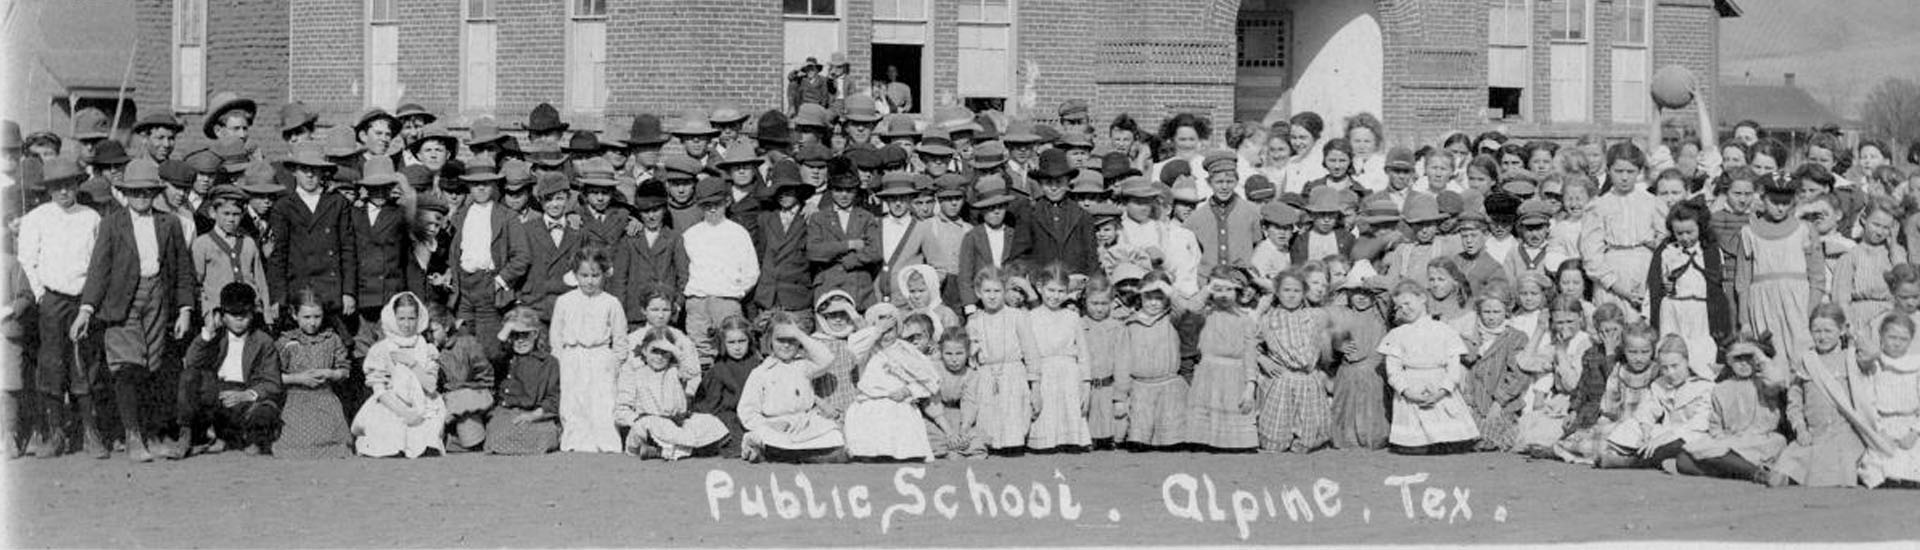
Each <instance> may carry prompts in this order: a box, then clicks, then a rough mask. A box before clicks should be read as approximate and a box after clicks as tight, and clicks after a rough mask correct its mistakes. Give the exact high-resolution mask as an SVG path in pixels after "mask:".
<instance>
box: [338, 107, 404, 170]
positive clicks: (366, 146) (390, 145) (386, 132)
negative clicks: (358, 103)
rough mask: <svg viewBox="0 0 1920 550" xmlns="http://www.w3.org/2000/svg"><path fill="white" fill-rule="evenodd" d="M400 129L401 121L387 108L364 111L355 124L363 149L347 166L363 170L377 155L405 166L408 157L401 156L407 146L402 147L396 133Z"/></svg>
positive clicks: (355, 135) (355, 136)
mask: <svg viewBox="0 0 1920 550" xmlns="http://www.w3.org/2000/svg"><path fill="white" fill-rule="evenodd" d="M399 129H400V121H399V120H398V119H395V118H393V115H390V114H387V111H386V110H385V109H381V108H379V107H374V108H372V109H368V110H367V112H365V113H362V114H361V115H360V119H359V120H358V121H356V122H354V124H353V134H354V138H355V139H357V140H359V142H360V147H361V149H363V151H362V152H361V153H360V155H358V156H356V157H354V159H353V160H352V161H350V162H349V164H347V165H346V166H347V167H348V168H353V169H355V170H361V169H362V168H361V167H362V166H365V165H366V162H367V160H368V159H372V158H375V157H387V162H390V163H392V165H393V166H405V165H406V159H405V158H402V156H401V155H402V154H403V153H404V152H405V147H401V144H400V143H399V137H398V136H396V135H395V133H396V132H398V131H399Z"/></svg>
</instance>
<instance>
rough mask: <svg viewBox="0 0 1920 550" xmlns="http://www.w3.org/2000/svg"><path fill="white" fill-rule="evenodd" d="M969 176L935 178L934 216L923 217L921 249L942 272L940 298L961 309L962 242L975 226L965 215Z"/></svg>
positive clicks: (930, 263) (956, 309)
mask: <svg viewBox="0 0 1920 550" xmlns="http://www.w3.org/2000/svg"><path fill="white" fill-rule="evenodd" d="M967 184H968V182H967V178H966V176H962V175H959V174H954V173H948V174H946V175H943V176H940V177H936V178H933V192H932V195H933V201H934V203H935V207H934V212H933V216H932V217H929V218H927V219H924V220H921V222H922V225H925V226H926V229H924V230H923V231H924V232H925V234H926V245H925V246H924V247H922V249H923V250H924V251H925V252H926V254H927V265H931V266H933V269H934V271H936V272H939V273H940V282H941V287H942V288H941V292H940V296H941V300H942V301H943V302H944V303H946V304H947V307H949V308H952V309H953V310H954V311H960V306H961V305H963V304H961V303H960V286H959V284H958V283H957V282H955V279H956V278H957V277H959V276H960V275H961V273H960V242H961V241H963V240H965V239H966V238H967V232H968V231H971V230H972V229H973V224H969V223H967V221H966V218H964V217H963V216H962V214H963V213H964V210H965V208H966V206H967Z"/></svg>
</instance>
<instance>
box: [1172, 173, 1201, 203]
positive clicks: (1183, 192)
mask: <svg viewBox="0 0 1920 550" xmlns="http://www.w3.org/2000/svg"><path fill="white" fill-rule="evenodd" d="M1202 200H1205V197H1201V196H1200V184H1199V183H1197V182H1195V181H1194V179H1193V176H1182V177H1180V178H1179V179H1177V180H1174V182H1173V202H1183V203H1198V202H1200V201H1202Z"/></svg>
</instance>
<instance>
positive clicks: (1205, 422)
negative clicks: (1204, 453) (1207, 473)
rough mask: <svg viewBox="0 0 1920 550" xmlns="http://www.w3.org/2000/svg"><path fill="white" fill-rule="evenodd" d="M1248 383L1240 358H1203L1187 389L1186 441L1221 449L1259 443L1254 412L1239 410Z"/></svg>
mask: <svg viewBox="0 0 1920 550" xmlns="http://www.w3.org/2000/svg"><path fill="white" fill-rule="evenodd" d="M1249 382H1252V380H1248V379H1247V368H1246V364H1245V363H1242V362H1241V360H1240V359H1237V358H1232V357H1212V356H1209V357H1204V358H1202V359H1201V360H1200V364H1199V365H1198V366H1196V367H1195V368H1194V369H1193V388H1192V389H1191V390H1189V391H1188V392H1187V442H1189V443H1199V444H1201V445H1206V446H1209V447H1216V448H1221V449H1252V448H1254V447H1256V446H1259V445H1260V435H1259V434H1257V433H1255V432H1254V420H1253V414H1252V413H1251V412H1241V409H1240V405H1241V399H1242V398H1243V397H1245V394H1246V389H1247V384H1248V383H1249Z"/></svg>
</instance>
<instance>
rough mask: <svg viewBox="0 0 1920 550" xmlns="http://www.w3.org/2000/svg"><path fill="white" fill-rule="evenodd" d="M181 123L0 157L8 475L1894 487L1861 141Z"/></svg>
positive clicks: (1085, 114)
mask: <svg viewBox="0 0 1920 550" xmlns="http://www.w3.org/2000/svg"><path fill="white" fill-rule="evenodd" d="M212 104H214V105H216V106H217V107H216V109H214V110H213V111H210V114H209V116H208V117H207V122H206V125H205V128H203V130H204V131H205V133H206V135H207V136H208V138H210V139H213V140H214V141H213V143H214V145H212V146H210V147H208V148H206V149H203V150H199V151H196V152H194V153H190V154H187V155H183V156H181V157H180V158H173V156H172V151H171V148H172V147H171V143H172V142H173V136H174V135H175V134H178V133H179V132H181V131H182V130H183V128H182V126H181V124H180V123H178V122H177V121H174V120H171V118H170V117H166V116H164V115H162V116H158V117H156V118H150V119H147V120H143V121H142V122H141V124H140V125H139V126H136V128H135V134H136V135H137V141H138V145H139V146H140V147H138V148H137V149H136V150H137V151H138V153H139V154H138V155H129V154H128V152H127V151H128V149H127V148H125V147H122V146H121V145H120V144H119V143H118V142H115V141H113V140H112V139H101V136H92V137H93V138H94V139H92V140H85V139H83V140H81V142H80V143H81V149H82V150H81V151H80V152H79V154H78V155H67V156H62V155H61V154H60V152H59V149H60V146H61V140H60V138H59V137H58V136H53V135H51V134H35V135H32V136H28V137H27V138H25V139H24V140H11V139H10V140H9V141H10V143H8V144H7V145H8V152H9V158H10V159H19V158H20V156H22V155H25V156H27V158H26V159H25V160H23V161H19V162H17V164H16V166H15V169H14V170H13V171H12V172H11V173H10V175H12V176H13V177H16V178H19V180H20V183H19V185H20V186H21V189H22V190H23V191H24V193H23V195H24V196H25V201H26V204H32V205H37V206H32V207H31V209H30V210H28V211H26V213H25V214H24V216H19V217H18V218H17V220H16V221H15V223H14V224H12V225H13V226H14V227H16V233H15V238H14V239H11V240H10V242H9V244H10V245H11V248H10V252H11V254H10V255H9V256H8V259H9V260H12V261H10V262H9V263H10V265H9V269H10V274H11V275H12V276H13V277H14V279H13V281H14V284H13V285H11V287H10V288H11V292H12V293H13V294H12V296H13V300H12V301H11V302H10V303H9V304H8V306H7V307H8V309H7V310H6V312H5V313H6V315H7V322H8V323H7V326H8V328H9V331H8V332H7V335H8V343H9V344H10V352H11V353H12V354H13V355H12V356H11V357H10V358H9V361H8V363H9V364H10V365H12V367H11V368H9V369H8V374H9V376H8V378H7V380H6V381H7V382H8V384H7V385H6V390H7V394H6V395H7V397H8V399H9V402H8V403H7V407H6V408H7V411H6V412H7V413H8V414H9V416H8V417H7V418H8V423H7V428H8V429H9V430H10V432H9V437H8V438H7V439H6V441H5V442H6V443H7V445H8V450H9V452H10V454H12V455H13V456H20V455H22V454H23V453H24V454H34V455H37V456H41V457H52V456H58V455H61V454H64V453H68V452H72V451H74V450H76V449H81V450H83V452H85V453H87V454H90V455H93V456H98V457H101V458H106V457H108V456H110V455H111V453H112V452H113V450H115V449H116V448H123V449H125V450H126V452H127V455H128V456H129V457H130V458H132V459H134V460H136V461H150V460H154V459H156V458H165V459H179V458H184V457H187V456H190V455H193V454H197V453H213V452H221V451H222V450H239V449H245V450H248V451H251V452H256V453H265V454H274V455H279V456H303V457H304V456H346V455H349V454H359V455H364V456H373V457H393V456H403V457H419V456H428V455H435V454H441V453H460V452H487V453H495V454H540V453H547V452H553V451H565V452H598V453H629V454H633V455H636V456H640V457H647V458H661V459H665V460H678V459H682V458H686V457H696V456H726V457H741V458H745V459H747V460H752V461H783V462H803V463H821V462H844V461H849V460H853V461H922V460H935V459H938V458H941V457H968V458H983V457H991V456H1010V455H1020V454H1027V453H1035V454H1048V453H1062V452H1067V453H1072V452H1082V451H1087V450H1091V449H1112V448H1119V449H1126V450H1130V451H1166V450H1182V451H1208V452H1220V453H1236V452H1297V453H1307V452H1315V451H1319V450H1324V449H1383V448H1385V449H1390V450H1392V451H1393V452H1398V453H1405V454H1440V453H1459V452H1476V451H1478V452H1512V453H1520V454H1524V455H1528V456H1533V457H1538V458H1542V459H1552V460H1564V461H1568V462H1572V463H1578V464H1591V465H1597V466H1598V467H1602V468H1652V469H1664V470H1665V471H1667V472H1669V473H1674V474H1686V475H1705V476H1717V477H1725V478H1736V479H1747V480H1752V481H1756V482H1761V483H1766V484H1769V485H1776V486H1777V485H1783V484H1790V483H1791V484H1801V485H1809V486H1834V485H1840V486H1853V485H1866V486H1883V485H1886V486H1911V485H1913V482H1914V481H1915V480H1916V479H1920V470H1917V468H1920V466H1916V464H1917V463H1920V458H1917V457H1916V454H1917V453H1916V446H1915V443H1916V440H1920V355H1917V354H1915V353H1910V352H1909V347H1910V342H1911V341H1912V339H1913V337H1914V331H1915V322H1916V320H1920V316H1917V315H1920V313H1916V310H1920V266H1916V264H1915V261H1916V258H1915V257H1914V256H1911V255H1910V252H1909V251H1908V249H1906V248H1904V247H1903V246H1902V244H1901V243H1903V242H1906V243H1910V244H1915V243H1912V240H1911V239H1912V238H1914V237H1915V236H1916V232H1920V217H1916V216H1911V215H1910V214H1912V213H1913V212H1915V211H1916V210H1920V200H1916V199H1920V186H1916V185H1912V184H1910V183H1909V181H1907V179H1906V178H1905V176H1904V175H1903V173H1902V172H1901V170H1900V169H1899V168H1897V167H1895V166H1894V163H1893V162H1892V160H1893V159H1892V155H1891V154H1890V153H1891V151H1890V150H1889V149H1888V147H1887V146H1886V145H1884V144H1881V143H1877V142H1873V141H1864V142H1861V143H1859V144H1858V145H1857V146H1854V147H1847V146H1843V145H1841V141H1840V140H1839V139H1837V138H1836V137H1834V136H1825V135H1823V136H1819V137H1816V138H1814V139H1813V140H1811V142H1810V143H1809V144H1807V145H1806V146H1804V147H1803V148H1802V149H1801V150H1798V151H1790V150H1789V148H1788V147H1787V146H1786V145H1783V144H1782V143H1781V142H1779V141H1776V140H1773V139H1769V138H1764V137H1762V134H1761V132H1760V130H1761V129H1760V128H1759V127H1758V125H1757V124H1751V123H1742V124H1741V125H1739V126H1738V127H1737V128H1736V129H1735V131H1734V133H1733V134H1732V139H1731V141H1730V142H1727V143H1718V140H1716V139H1715V138H1716V137H1717V136H1716V135H1715V133H1714V131H1713V129H1712V127H1711V126H1710V125H1709V124H1706V122H1705V120H1704V118H1703V124H1702V128H1703V129H1704V131H1703V132H1701V134H1702V135H1701V136H1700V137H1699V138H1689V139H1679V140H1659V141H1658V142H1656V143H1653V144H1652V147H1651V148H1650V149H1649V148H1643V147H1642V145H1643V144H1645V142H1642V143H1641V144H1636V143H1635V140H1628V139H1620V140H1613V141H1612V142H1611V143H1609V140H1606V139H1602V138H1599V137H1597V136H1596V137H1590V138H1587V139H1583V140H1581V141H1580V142H1579V143H1575V144H1571V145H1568V146H1564V147H1562V146H1560V145H1558V144H1556V143H1553V142H1548V141H1535V142H1522V141H1521V140H1518V139H1513V138H1509V137H1508V136H1506V135H1504V134H1502V133H1500V132H1487V133H1484V134H1480V135H1478V136H1469V135H1466V134H1454V135H1451V136H1448V137H1447V138H1446V139H1444V140H1443V141H1442V142H1441V143H1439V144H1435V145H1432V146H1427V147H1421V148H1419V149H1418V150H1417V151H1416V150H1413V149H1411V148H1408V147H1404V146H1396V147H1391V148H1389V147H1386V144H1387V140H1386V138H1387V134H1386V132H1385V128H1384V127H1383V125H1382V124H1381V123H1380V122H1379V120H1378V119H1377V118H1375V117H1373V116H1372V115H1369V114H1364V113H1363V114H1359V115H1355V116H1353V117H1351V118H1348V119H1347V120H1345V121H1343V122H1344V130H1343V131H1341V132H1338V133H1337V134H1336V133H1335V132H1332V131H1330V130H1329V128H1327V123H1326V121H1324V120H1323V119H1321V117H1319V116H1318V115H1316V114H1314V113H1300V114H1298V115H1295V116H1293V117H1292V118H1290V119H1288V120H1285V121H1280V122H1277V123H1274V124H1272V125H1260V124H1253V123H1240V124H1235V125H1232V126H1230V127H1228V128H1226V129H1225V131H1224V132H1223V133H1224V134H1225V136H1224V138H1225V139H1224V140H1223V143H1222V142H1215V141H1214V135H1213V134H1214V132H1213V130H1214V129H1213V128H1212V127H1211V125H1210V123H1209V121H1208V120H1207V119H1206V118H1204V117H1201V116H1197V115H1193V114H1174V115H1171V116H1167V117H1165V120H1164V121H1162V123H1161V126H1160V128H1159V131H1158V132H1153V133H1149V132H1146V131H1143V130H1142V129H1141V128H1140V126H1139V124H1138V123H1137V122H1135V121H1134V119H1133V118H1132V117H1130V116H1128V115H1125V114H1121V115H1119V116H1118V117H1116V118H1115V119H1114V120H1113V121H1112V123H1111V124H1109V125H1108V126H1107V127H1106V128H1104V129H1099V128H1096V127H1095V126H1094V125H1093V123H1092V121H1091V120H1090V114H1091V113H1090V111H1091V109H1089V106H1088V105H1087V104H1086V103H1085V102H1081V101H1070V102H1067V103H1066V104H1065V105H1062V106H1061V108H1060V109H1059V111H1058V113H1057V115H1058V117H1057V118H1055V119H1052V120H1050V121H1049V123H1047V124H1036V123H1034V122H1032V121H1029V120H1008V119H1007V117H1005V116H1004V115H1001V114H999V113H992V112H990V113H977V114H976V113H972V112H969V111H967V110H965V109H964V108H960V107H954V106H947V107H940V108H937V109H934V110H933V111H932V112H931V113H929V114H928V115H924V116H918V117H916V116H913V115H903V114H893V115H886V116H881V115H880V114H879V113H878V112H877V110H876V105H875V102H874V100H873V99H872V98H870V97H867V96H863V95H854V96H851V97H848V98H847V99H846V100H844V101H843V102H835V103H834V104H832V105H831V106H823V105H820V104H815V103H803V104H801V105H799V107H798V108H797V110H796V111H795V112H792V113H787V112H782V111H777V110H776V111H767V112H765V113H761V114H759V115H757V116H751V115H749V114H748V113H746V112H744V111H742V110H741V109H739V108H738V107H735V106H731V105H723V106H719V107H716V108H714V109H711V110H703V111H699V112H694V113H688V114H686V115H684V116H681V117H679V120H678V121H677V124H676V125H675V126H674V127H672V128H671V129H668V128H665V127H664V125H663V123H662V121H661V120H660V119H659V118H658V117H656V116H653V115H644V114H643V115H639V116H635V117H633V120H632V124H631V126H630V128H625V130H626V131H624V132H620V131H616V130H611V129H610V130H608V131H603V132H593V131H586V130H580V131H572V132H569V126H568V125H567V124H566V123H564V122H561V121H560V119H559V117H558V114H557V111H556V110H554V109H553V108H552V107H550V106H547V105H544V104H543V105H541V106H540V107H538V108H536V109H535V110H534V111H533V112H532V114H531V116H530V118H529V120H528V121H527V122H526V123H525V124H524V125H521V126H520V129H521V130H524V132H525V134H524V135H525V137H524V138H522V137H520V136H517V135H510V134H508V133H506V132H503V131H502V130H501V129H500V128H499V127H498V126H496V125H495V124H494V122H493V121H492V120H491V119H480V120H476V121H473V122H472V123H471V125H470V126H471V130H470V132H469V134H468V135H467V136H466V137H465V138H464V139H462V138H460V137H456V136H454V135H453V134H452V133H451V132H449V131H448V130H447V128H446V126H445V124H444V123H443V122H442V121H439V120H438V119H437V117H436V116H435V115H433V114H432V113H430V112H428V111H426V110H425V109H422V108H420V107H418V106H414V105H408V106H402V107H401V108H400V109H399V110H397V111H396V112H394V113H388V112H386V111H383V110H379V109H375V110H373V111H371V112H368V113H365V114H363V115H361V116H359V117H358V118H356V119H354V120H353V121H352V124H351V125H350V126H349V125H346V124H342V125H340V126H337V127H333V128H329V129H326V130H325V131H324V132H323V131H322V130H320V129H318V128H317V127H316V123H317V118H318V117H317V115H315V114H314V113H311V112H309V111H307V110H306V109H305V107H304V106H302V105H300V104H298V103H294V104H290V105H288V106H287V108H285V109H283V110H282V113H281V120H280V121H279V126H280V129H281V131H282V137H284V138H286V139H287V141H288V142H289V143H290V144H291V153H289V154H287V155H284V158H281V159H277V160H269V159H266V158H264V157H265V156H266V155H264V154H263V153H260V152H259V151H258V148H257V147H254V146H252V145H249V144H248V142H247V140H246V135H247V129H248V127H250V126H253V125H255V115H256V113H255V108H256V106H255V105H254V104H253V103H252V102H250V101H246V100H240V99H234V100H231V101H218V102H213V103H212ZM323 133H324V134H325V139H322V138H321V135H322V134H323ZM15 135H17V131H16V132H15ZM1215 143H1221V144H1223V145H1225V147H1224V148H1219V147H1218V146H1216V145H1211V144H1215ZM463 150H464V154H462V153H463ZM133 156H138V157H139V158H132V157H133ZM70 157H79V158H81V159H83V160H85V161H86V166H84V167H83V166H81V165H80V163H77V162H75V161H74V160H72V158H70ZM1794 163H1797V164H1794ZM1913 253H1914V254H1920V250H1916V251H1914V252H1913ZM106 408H111V409H112V412H113V413H114V414H103V413H101V412H100V411H99V410H96V409H106ZM74 417H77V419H78V422H77V423H76V422H73V421H71V420H70V419H71V418H74ZM75 424H78V426H75ZM115 430H119V432H116V431H115ZM105 433H124V437H123V438H120V439H118V440H117V441H115V440H109V438H107V437H105V436H103V435H102V434H105Z"/></svg>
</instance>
